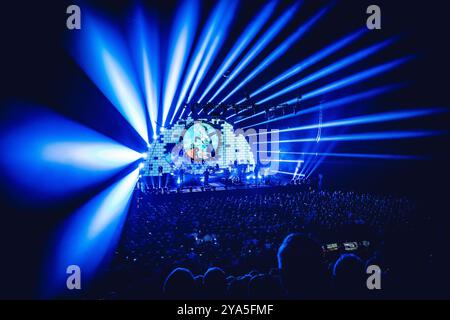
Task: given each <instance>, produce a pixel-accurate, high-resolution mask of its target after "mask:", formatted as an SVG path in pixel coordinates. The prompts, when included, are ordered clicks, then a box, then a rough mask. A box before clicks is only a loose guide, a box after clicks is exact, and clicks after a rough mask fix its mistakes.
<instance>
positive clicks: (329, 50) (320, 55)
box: [238, 28, 367, 104]
mask: <svg viewBox="0 0 450 320" xmlns="http://www.w3.org/2000/svg"><path fill="white" fill-rule="evenodd" d="M366 32H367V29H365V28H364V29H360V30H358V31H356V32H353V33H351V34H350V35H348V36H346V37H344V38H342V39H340V40H339V41H337V42H335V43H333V44H331V45H329V46H328V47H326V48H324V49H322V50H320V51H319V52H317V53H315V54H314V55H312V56H310V57H309V58H307V59H305V60H304V61H302V62H300V63H298V64H296V65H295V66H293V67H292V68H290V69H288V70H287V71H285V72H283V73H282V74H280V75H279V76H277V77H276V78H274V79H273V80H271V81H269V82H268V83H266V84H265V85H263V86H262V87H261V88H259V89H258V90H256V91H255V92H253V93H252V94H250V97H254V96H257V95H259V94H261V93H262V92H264V91H266V90H268V89H270V88H272V87H273V86H275V85H277V84H279V83H281V82H283V81H284V80H287V79H289V78H291V77H293V76H295V75H297V74H299V73H300V72H302V71H304V70H305V69H307V68H308V67H310V66H312V65H314V64H315V63H317V62H319V61H320V60H323V59H325V58H326V57H328V56H329V55H331V54H333V53H335V52H336V51H338V50H340V49H342V48H343V47H345V46H346V45H348V44H350V43H352V42H353V41H356V40H357V39H359V38H360V37H361V36H362V35H364V34H365V33H366ZM244 101H245V98H244V99H242V100H240V101H239V102H238V104H241V103H242V102H244Z"/></svg>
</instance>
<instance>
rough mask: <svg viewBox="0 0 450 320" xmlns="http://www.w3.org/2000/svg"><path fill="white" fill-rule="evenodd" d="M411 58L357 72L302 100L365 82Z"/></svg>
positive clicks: (308, 94)
mask: <svg viewBox="0 0 450 320" xmlns="http://www.w3.org/2000/svg"><path fill="white" fill-rule="evenodd" d="M411 58H412V57H406V58H401V59H397V60H394V61H391V62H388V63H385V64H382V65H379V66H376V67H373V68H370V69H367V70H364V71H362V72H359V73H357V74H355V75H352V76H350V77H347V78H344V79H342V80H339V81H336V82H333V83H331V84H329V85H326V86H324V87H321V88H319V89H317V90H314V91H311V92H308V93H306V94H305V95H303V97H302V100H308V99H311V98H314V97H316V96H318V95H322V94H325V93H329V92H331V91H335V90H338V89H342V88H344V87H347V86H349V85H352V84H355V83H358V82H361V81H364V80H367V79H369V78H371V77H374V76H376V75H379V74H380V73H384V72H387V71H390V70H392V69H393V68H396V67H398V66H400V65H401V64H403V63H405V62H407V61H409V60H410V59H411ZM294 100H295V99H292V100H290V101H289V102H288V103H292V102H294Z"/></svg>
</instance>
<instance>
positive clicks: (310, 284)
mask: <svg viewBox="0 0 450 320" xmlns="http://www.w3.org/2000/svg"><path fill="white" fill-rule="evenodd" d="M278 267H279V269H280V275H281V279H282V283H283V286H284V288H285V289H286V291H287V293H288V295H289V296H290V297H297V298H300V297H305V298H307V297H315V296H319V295H320V293H322V292H323V291H324V286H325V279H326V272H325V270H326V269H325V264H324V261H323V257H322V248H321V247H320V245H319V244H318V243H317V242H316V241H314V240H313V239H311V238H310V237H308V236H306V235H304V234H302V233H292V234H290V235H288V236H287V237H286V238H285V239H284V241H283V243H282V244H281V246H280V248H279V249H278Z"/></svg>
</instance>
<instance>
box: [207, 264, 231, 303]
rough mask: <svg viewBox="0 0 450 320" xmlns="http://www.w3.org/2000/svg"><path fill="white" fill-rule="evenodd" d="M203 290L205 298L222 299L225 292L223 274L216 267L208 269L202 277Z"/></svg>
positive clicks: (225, 285) (224, 276) (224, 277)
mask: <svg viewBox="0 0 450 320" xmlns="http://www.w3.org/2000/svg"><path fill="white" fill-rule="evenodd" d="M203 290H204V293H205V295H206V297H207V298H211V299H220V298H223V297H224V296H225V294H226V291H227V279H226V275H225V272H224V271H223V270H222V269H220V268H217V267H214V268H209V269H208V270H207V271H206V273H205V275H204V276H203Z"/></svg>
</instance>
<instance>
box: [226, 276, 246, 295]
mask: <svg viewBox="0 0 450 320" xmlns="http://www.w3.org/2000/svg"><path fill="white" fill-rule="evenodd" d="M250 279H251V277H250V276H249V275H245V276H243V277H238V278H235V279H234V280H233V281H232V282H231V283H230V284H229V285H228V296H229V297H230V298H233V299H248V284H249V282H250Z"/></svg>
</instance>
